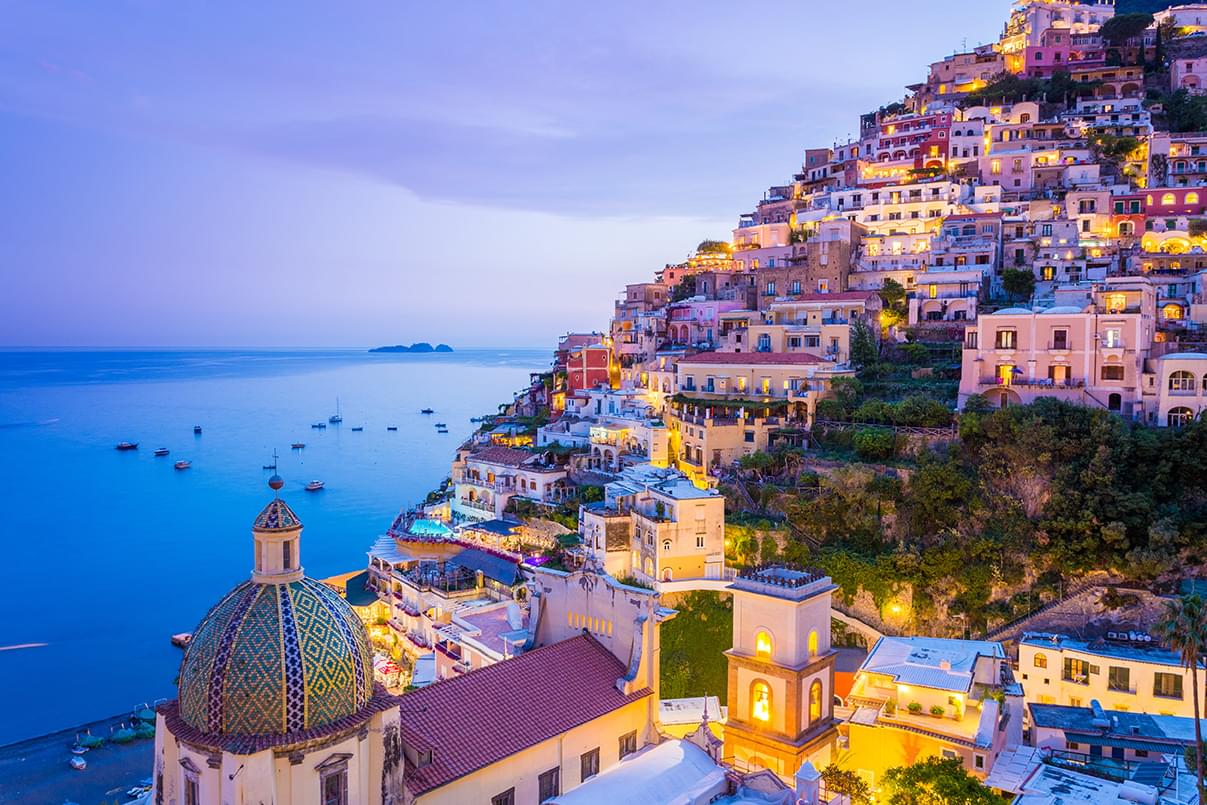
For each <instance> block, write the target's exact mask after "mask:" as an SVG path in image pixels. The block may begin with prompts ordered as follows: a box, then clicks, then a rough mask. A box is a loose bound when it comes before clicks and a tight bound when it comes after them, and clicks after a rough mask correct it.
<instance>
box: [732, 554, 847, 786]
mask: <svg viewBox="0 0 1207 805" xmlns="http://www.w3.org/2000/svg"><path fill="white" fill-rule="evenodd" d="M835 589H837V587H836V586H835V585H834V584H833V583H832V582H831V581H830V579H829V577H828V576H824V575H822V574H821V573H817V572H812V571H806V570H797V569H793V568H788V567H778V566H773V567H764V568H759V569H755V570H747V571H743V572H742V573H740V574H738V578H737V580H736V581H735V582H734V583H733V585H732V586H731V587H730V590H731V592H732V593H733V648H731V649H730V650H729V651H727V652H725V654H726V656H727V657H728V658H729V710H728V721H727V722H726V724H725V757H726V758H727V759H732V760H733V762H734V763H735V764H736V765H737V766H738V767H761V768H765V769H768V770H770V771H772V772H775V773H776V774H777V775H779V776H780V777H781V778H783V779H785V780H790V779H791V778H792V776H793V775H794V774H795V773H796V771H797V770H798V769H799V768H800V767H801V765H802V764H803V763H805V762H806V761H808V762H812V763H813V764H814V765H815V766H817V767H819V768H821V767H824V766H826V765H828V764H829V763H830V761H831V758H832V755H833V751H834V747H835V741H836V740H837V737H838V728H837V725H836V723H835V721H834V660H835V658H836V656H837V654H836V652H834V651H833V650H832V649H831V647H830V597H831V595H832V593H833V591H834V590H835Z"/></svg>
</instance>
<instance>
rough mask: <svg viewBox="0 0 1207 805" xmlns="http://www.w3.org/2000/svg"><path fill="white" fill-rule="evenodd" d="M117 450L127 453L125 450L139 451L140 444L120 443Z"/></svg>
mask: <svg viewBox="0 0 1207 805" xmlns="http://www.w3.org/2000/svg"><path fill="white" fill-rule="evenodd" d="M117 449H118V450H122V451H125V450H137V449H138V442H118V443H117Z"/></svg>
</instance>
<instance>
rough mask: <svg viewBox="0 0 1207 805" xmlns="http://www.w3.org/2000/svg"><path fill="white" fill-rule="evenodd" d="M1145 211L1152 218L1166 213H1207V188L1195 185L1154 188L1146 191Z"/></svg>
mask: <svg viewBox="0 0 1207 805" xmlns="http://www.w3.org/2000/svg"><path fill="white" fill-rule="evenodd" d="M1144 202H1145V212H1146V213H1148V216H1149V217H1150V218H1160V217H1162V216H1166V215H1203V214H1204V213H1207V190H1204V189H1202V188H1195V187H1164V188H1153V189H1151V190H1149V191H1148V192H1147V193H1145V196H1144Z"/></svg>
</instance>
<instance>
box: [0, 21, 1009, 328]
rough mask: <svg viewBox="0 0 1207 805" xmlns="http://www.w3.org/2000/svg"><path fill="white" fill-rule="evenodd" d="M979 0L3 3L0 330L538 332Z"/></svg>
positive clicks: (632, 276) (868, 92)
mask: <svg viewBox="0 0 1207 805" xmlns="http://www.w3.org/2000/svg"><path fill="white" fill-rule="evenodd" d="M1008 10H1009V3H1008V2H1004V1H1000V0H915V1H914V2H901V0H863V2H859V3H830V2H827V3H822V2H820V1H819V0H789V2H786V3H777V4H759V5H753V4H748V3H734V2H720V1H719V0H716V1H714V0H693V1H692V2H687V1H686V0H607V1H606V2H597V3H571V2H565V0H497V1H496V2H486V1H485V0H462V2H457V3H451V2H430V0H426V1H425V2H416V1H415V0H388V1H387V0H363V2H351V3H329V2H312V1H311V0H291V2H276V0H256V2H251V3H249V2H200V1H199V0H106V2H103V3H99V2H93V3H80V2H74V1H73V2H67V1H66V0H0V182H2V188H3V189H2V191H0V346H87V347H104V346H118V347H133V346H155V347H171V346H315V347H344V346H349V347H350V346H372V345H376V344H386V343H389V344H393V343H410V342H412V341H420V340H423V341H431V342H446V343H449V344H452V345H453V346H454V347H457V346H460V347H463V348H464V347H521V346H527V347H550V346H552V344H553V342H554V340H555V339H556V337H557V335H559V334H561V333H564V332H567V331H571V330H575V331H581V330H593V329H602V328H604V327H606V325H607V319H608V316H609V315H610V313H611V305H612V301H613V300H614V299H615V297H616V296H617V294H618V292H619V291H621V290H622V289H623V287H624V286H625V285H626V284H628V283H633V282H643V281H648V280H649V279H650V278H651V277H652V275H653V272H655V271H657V270H658V269H660V268H661V267H662V266H663V265H664V264H666V263H672V262H678V261H680V260H682V259H683V258H684V257H686V256H687V255H688V253H690V251H691V250H692V249H693V247H694V246H695V244H697V243H698V242H700V241H701V240H704V239H706V238H717V239H728V238H729V236H730V232H731V229H732V227H733V226H735V225H736V221H737V217H738V215H739V214H740V213H742V212H745V211H749V210H752V209H753V208H754V206H755V204H756V202H757V201H758V199H759V198H761V197H762V194H763V192H764V191H765V190H766V188H767V187H769V186H771V185H775V184H782V183H786V182H787V181H789V180H790V177H791V175H792V174H793V173H794V172H796V171H797V170H799V167H800V163H801V161H802V157H803V151H804V149H805V148H808V147H825V146H829V145H832V144H833V143H834V142H835V141H836V140H838V139H845V138H846V137H847V136H848V135H850V134H853V133H854V132H856V131H857V129H858V116H859V114H860V113H862V112H866V111H870V110H872V109H874V108H876V107H878V106H880V105H882V104H884V103H888V102H890V101H893V100H897V99H900V98H901V96H902V95H903V94H904V85H906V84H909V83H913V82H916V81H920V80H922V79H923V78H924V77H925V70H926V65H927V64H928V63H929V62H931V61H934V60H936V59H939V58H942V57H943V56H945V55H948V54H950V53H952V52H954V51H955V50H956V49H958V48H961V47H963V46H968V47H972V46H975V45H977V44H979V43H981V42H986V41H990V40H992V39H994V38H996V36H997V34H998V33H999V31H1000V29H1001V26H1002V24H1003V23H1004V21H1005V18H1006V16H1007V13H1008Z"/></svg>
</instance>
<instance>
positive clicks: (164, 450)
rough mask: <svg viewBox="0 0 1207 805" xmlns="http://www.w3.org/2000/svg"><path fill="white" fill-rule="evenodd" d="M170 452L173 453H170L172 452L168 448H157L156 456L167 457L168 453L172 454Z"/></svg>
mask: <svg viewBox="0 0 1207 805" xmlns="http://www.w3.org/2000/svg"><path fill="white" fill-rule="evenodd" d="M170 452H171V451H170V450H168V448H166V447H157V448H155V455H157V456H166V455H167V454H168V453H170Z"/></svg>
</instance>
